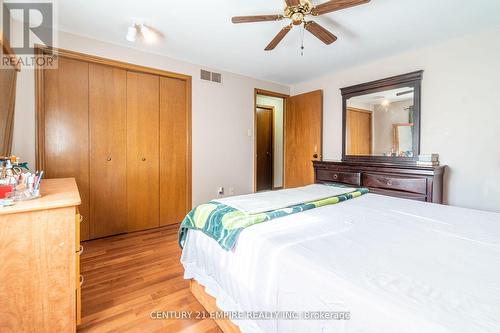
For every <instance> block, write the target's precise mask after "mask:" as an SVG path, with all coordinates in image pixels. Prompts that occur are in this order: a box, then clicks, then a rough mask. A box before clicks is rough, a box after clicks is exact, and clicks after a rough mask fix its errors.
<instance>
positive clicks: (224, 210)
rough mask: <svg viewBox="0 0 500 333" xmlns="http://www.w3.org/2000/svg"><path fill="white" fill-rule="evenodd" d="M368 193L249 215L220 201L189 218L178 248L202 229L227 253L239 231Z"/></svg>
mask: <svg viewBox="0 0 500 333" xmlns="http://www.w3.org/2000/svg"><path fill="white" fill-rule="evenodd" d="M365 193H368V189H366V188H358V189H355V191H353V192H350V193H346V194H341V195H337V196H333V197H329V198H326V199H321V200H316V201H312V202H305V203H301V204H298V205H293V206H289V207H286V208H281V209H276V210H272V211H268V212H264V213H256V214H250V213H247V212H243V211H240V210H237V209H235V208H233V207H230V206H227V205H224V204H222V203H219V202H217V201H210V202H209V203H206V204H202V205H199V206H197V207H195V208H194V209H193V210H191V212H190V213H189V214H188V215H186V217H185V218H184V220H183V221H182V222H181V226H180V229H179V246H180V247H181V248H182V247H183V246H184V242H185V240H186V236H187V233H188V230H189V229H192V230H200V231H202V232H203V233H205V234H206V235H208V236H209V237H211V238H213V239H214V240H216V241H217V243H219V245H220V246H221V247H222V248H223V249H224V250H226V251H230V250H232V249H233V247H234V245H235V244H236V241H237V239H238V235H239V234H240V232H241V231H242V230H243V229H245V228H248V227H250V226H252V225H255V224H259V223H263V222H267V221H270V220H273V219H276V218H278V217H283V216H287V215H291V214H296V213H300V212H305V211H307V210H310V209H314V208H318V207H323V206H326V205H334V204H337V203H339V202H342V201H346V200H349V199H352V198H357V197H359V196H361V195H363V194H365Z"/></svg>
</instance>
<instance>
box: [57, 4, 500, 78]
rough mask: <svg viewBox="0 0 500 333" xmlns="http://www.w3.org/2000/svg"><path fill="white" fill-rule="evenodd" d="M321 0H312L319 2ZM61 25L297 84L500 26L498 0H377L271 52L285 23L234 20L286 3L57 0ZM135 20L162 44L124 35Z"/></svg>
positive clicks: (295, 34)
mask: <svg viewBox="0 0 500 333" xmlns="http://www.w3.org/2000/svg"><path fill="white" fill-rule="evenodd" d="M322 2H323V0H313V3H314V4H319V3H322ZM57 3H58V12H59V15H58V18H59V19H58V20H59V22H58V23H59V28H60V30H63V31H67V32H70V33H74V34H78V35H84V36H88V37H91V38H94V39H99V40H103V41H107V42H111V43H115V44H120V45H123V46H127V47H132V48H138V49H141V50H143V51H146V52H153V53H159V54H163V55H166V56H170V57H173V58H177V59H182V60H184V61H188V62H191V63H195V64H201V65H203V66H206V67H210V68H216V69H220V70H225V71H230V72H234V73H239V74H243V75H248V76H251V77H254V78H259V79H263V80H269V81H273V82H279V83H284V84H293V83H297V82H301V81H304V80H308V79H311V78H313V77H317V76H320V75H324V74H326V73H329V72H333V71H336V70H339V69H342V68H345V67H349V66H353V65H356V64H360V63H363V62H368V61H373V60H375V59H377V58H381V57H384V56H388V55H392V54H396V53H399V52H402V51H404V50H408V49H411V48H415V47H419V46H423V45H428V44H432V43H435V42H438V41H440V40H445V39H448V38H451V37H454V36H461V35H464V34H467V33H472V32H475V31H480V30H483V29H486V28H487V27H490V26H493V25H500V15H499V14H498V13H499V12H500V1H499V0H479V1H470V0H437V1H436V0H372V1H371V2H370V3H369V4H366V5H362V6H358V7H354V8H350V9H346V10H342V11H339V12H334V13H330V14H326V15H324V16H321V17H317V18H314V20H315V21H317V22H318V23H320V24H322V25H323V26H324V27H326V28H328V29H329V30H331V31H332V32H333V33H334V34H335V35H337V36H338V38H339V39H338V41H337V42H336V43H334V44H332V45H330V46H325V45H324V44H322V43H321V42H320V41H319V40H317V39H316V38H315V37H314V36H312V35H311V34H309V33H307V32H306V33H305V40H304V44H305V53H304V56H301V55H300V39H301V38H300V36H301V29H300V28H297V27H295V28H294V29H293V31H291V32H290V33H289V34H288V35H287V36H286V37H285V39H284V41H283V42H282V43H281V44H280V45H279V46H278V47H277V48H276V50H274V51H271V52H265V51H264V48H265V46H266V45H267V44H268V43H269V42H270V41H271V39H272V38H273V37H274V36H275V35H276V34H277V33H278V31H279V30H280V29H281V28H282V27H283V26H284V25H285V24H287V23H286V22H285V21H281V22H266V23H249V24H240V25H233V24H232V23H231V17H232V16H236V15H257V14H275V13H276V14H277V13H282V10H283V7H284V1H282V0H180V1H174V0H167V1H165V0H141V1H137V0H106V1H102V0H58V1H57ZM133 17H144V18H145V19H146V23H147V24H148V25H150V26H151V27H153V28H155V29H157V30H158V31H160V32H161V33H162V34H163V35H164V39H162V40H160V41H159V42H157V43H156V44H149V45H148V44H144V43H141V42H136V43H130V42H128V41H127V40H125V34H126V32H127V27H128V26H129V25H130V22H131V19H132V18H133Z"/></svg>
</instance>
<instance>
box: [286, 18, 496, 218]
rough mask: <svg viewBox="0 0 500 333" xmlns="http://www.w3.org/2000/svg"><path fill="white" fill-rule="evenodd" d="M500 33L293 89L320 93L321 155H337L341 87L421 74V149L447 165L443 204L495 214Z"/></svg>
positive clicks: (449, 43) (491, 32) (429, 49)
mask: <svg viewBox="0 0 500 333" xmlns="http://www.w3.org/2000/svg"><path fill="white" fill-rule="evenodd" d="M498 36H500V29H498V28H497V29H493V30H489V31H485V32H481V33H477V34H474V35H469V36H465V37H462V38H457V39H453V40H449V41H447V42H444V43H441V44H437V45H432V46H428V47H425V48H421V49H417V50H413V51H409V52H405V53H401V54H399V55H396V56H392V57H388V58H385V59H381V60H377V61H374V62H372V63H367V64H364V65H361V66H357V67H354V68H348V69H345V70H343V71H339V72H336V73H333V74H329V75H327V76H324V77H321V78H317V79H315V80H312V81H309V82H304V83H301V84H297V85H294V86H292V91H291V93H292V95H295V94H299V93H302V92H307V91H311V90H316V89H323V91H324V118H323V126H324V128H323V133H324V137H323V145H324V147H323V156H324V158H326V159H340V158H341V156H342V144H341V143H342V110H341V108H342V99H341V94H340V90H339V89H340V88H342V87H346V86H350V85H354V84H358V83H363V82H367V81H372V80H377V79H382V78H385V77H389V76H393V75H398V74H404V73H408V72H411V71H416V70H420V69H423V70H424V71H425V72H424V79H423V83H422V84H423V90H422V125H421V134H422V137H421V152H422V153H439V154H440V157H441V163H442V164H447V165H448V166H449V167H448V169H447V170H446V177H445V202H447V203H449V204H451V205H457V206H463V207H470V208H476V209H485V210H492V211H499V212H500V93H499V92H500V83H499V82H500V81H499V77H500V38H498Z"/></svg>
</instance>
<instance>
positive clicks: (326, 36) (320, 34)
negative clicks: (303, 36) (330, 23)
mask: <svg viewBox="0 0 500 333" xmlns="http://www.w3.org/2000/svg"><path fill="white" fill-rule="evenodd" d="M304 27H305V28H306V30H307V31H309V32H310V33H312V34H313V35H314V36H316V37H317V38H318V39H319V40H321V41H322V42H323V43H325V44H326V45H330V44H331V43H333V42H335V41H336V40H337V37H336V36H335V35H334V34H332V33H331V32H330V31H328V30H326V29H325V28H323V27H322V26H320V25H319V24H318V23H316V22H314V21H309V22H306V23H305V24H304Z"/></svg>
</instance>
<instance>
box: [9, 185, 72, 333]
mask: <svg viewBox="0 0 500 333" xmlns="http://www.w3.org/2000/svg"><path fill="white" fill-rule="evenodd" d="M41 193H42V197H41V198H40V199H36V200H31V201H25V202H18V203H16V205H14V206H11V207H3V208H0V332H74V331H76V325H77V322H78V321H79V319H80V305H81V302H80V281H81V278H80V253H81V248H80V232H79V230H80V228H79V226H80V216H79V213H78V206H79V205H80V195H79V193H78V189H77V186H76V182H75V180H74V179H73V178H70V179H49V180H44V181H42V185H41Z"/></svg>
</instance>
